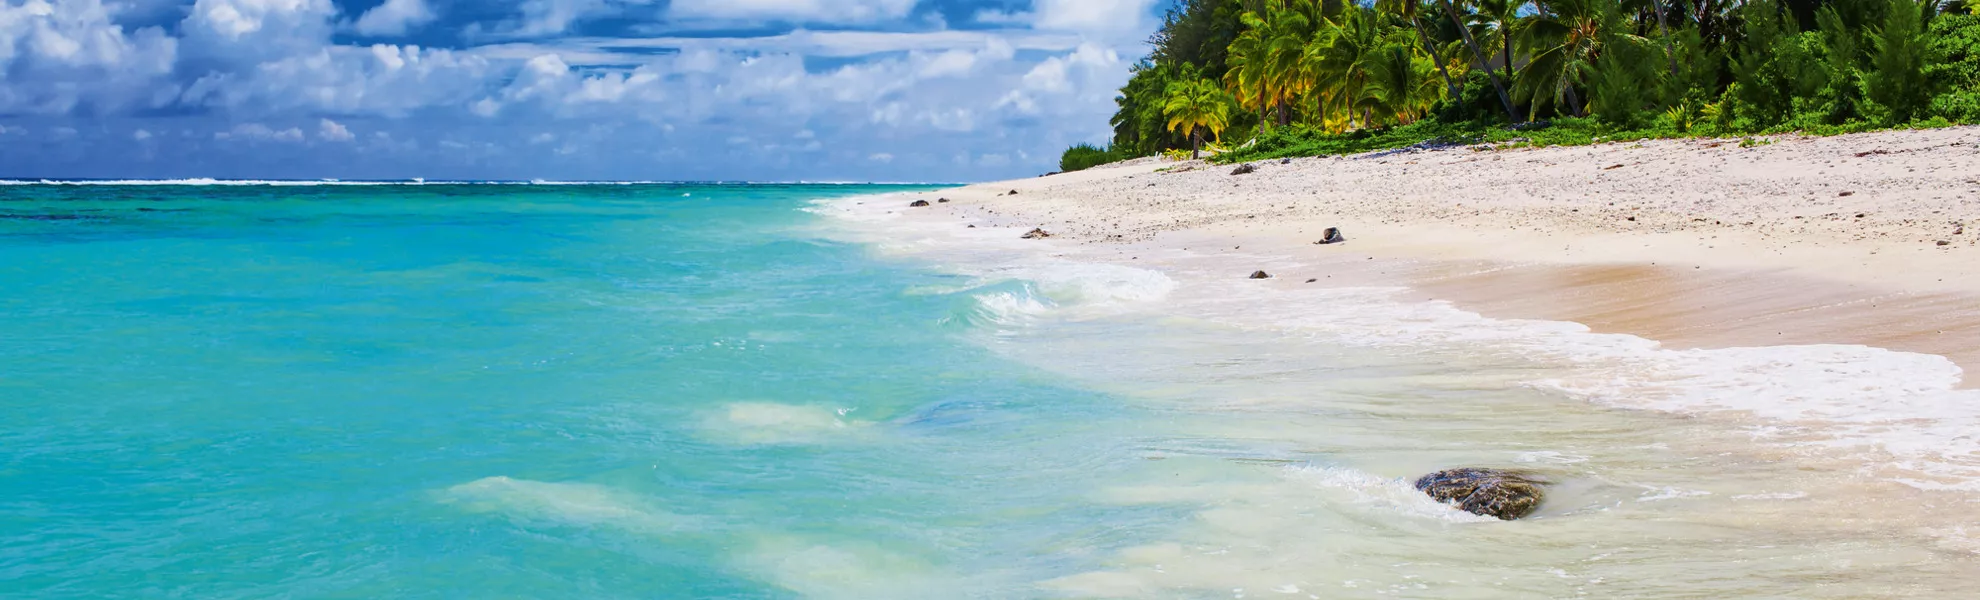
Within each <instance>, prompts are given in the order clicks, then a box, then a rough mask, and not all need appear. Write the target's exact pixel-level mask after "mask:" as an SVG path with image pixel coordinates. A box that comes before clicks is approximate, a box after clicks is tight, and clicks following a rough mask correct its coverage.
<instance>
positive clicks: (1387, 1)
mask: <svg viewBox="0 0 1980 600" xmlns="http://www.w3.org/2000/svg"><path fill="white" fill-rule="evenodd" d="M1501 1H1503V0H1501ZM1375 9H1376V10H1380V11H1382V12H1386V13H1389V14H1392V15H1395V16H1398V17H1402V19H1403V20H1404V21H1409V26H1410V27H1411V28H1413V29H1415V30H1416V43H1418V44H1422V45H1423V52H1424V53H1425V54H1429V55H1430V57H1431V58H1432V59H1434V60H1436V61H1437V72H1438V73H1440V74H1442V75H1443V76H1444V87H1446V88H1449V89H1450V93H1451V97H1453V98H1456V97H1457V95H1458V86H1457V82H1456V81H1453V80H1452V79H1451V70H1450V67H1448V66H1446V65H1445V64H1444V60H1443V58H1442V56H1441V55H1440V54H1439V53H1438V52H1437V46H1436V45H1435V44H1433V43H1431V41H1430V34H1429V32H1427V31H1424V29H1423V20H1422V19H1420V18H1418V17H1419V16H1421V15H1422V13H1423V0H1377V1H1376V3H1375Z"/></svg>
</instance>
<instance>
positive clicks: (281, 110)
mask: <svg viewBox="0 0 1980 600" xmlns="http://www.w3.org/2000/svg"><path fill="white" fill-rule="evenodd" d="M179 1H180V2H182V3H181V4H177V5H176V8H174V9H173V10H172V11H166V10H162V9H158V8H157V7H156V6H153V4H157V3H158V2H154V0H0V122H5V123H6V124H5V125H0V127H7V128H8V129H0V131H16V132H18V131H20V130H21V129H23V128H22V127H20V126H19V125H21V123H20V122H19V121H20V118H17V117H10V116H6V115H28V116H30V117H32V116H37V115H38V116H42V117H46V118H49V119H66V121H60V122H50V123H48V124H47V126H43V125H42V124H39V123H35V122H32V121H29V122H27V123H26V124H27V125H33V126H34V127H33V128H32V130H33V131H35V132H36V133H38V134H40V135H41V138H40V139H44V140H45V139H52V138H50V135H51V134H50V133H49V132H52V131H56V130H57V129H58V128H59V127H60V123H70V124H75V123H76V120H77V119H91V118H96V117H98V116H103V115H114V116H116V117H117V118H118V119H121V120H120V121H119V122H118V124H117V126H116V127H103V126H91V127H84V128H82V129H81V130H80V132H81V133H79V134H77V136H76V137H80V138H91V137H92V136H97V138H96V139H100V140H107V137H104V136H109V135H115V136H116V137H117V138H118V139H119V141H123V142H125V143H126V145H129V144H128V140H129V139H143V136H140V135H139V134H137V133H134V131H143V132H145V134H144V135H147V136H150V137H149V138H148V142H147V145H155V146H170V145H172V144H189V145H191V146H190V147H192V148H196V149H197V150H194V151H202V152H221V153H224V152H227V151H229V150H228V149H230V148H231V149H234V150H232V151H236V152H240V153H244V154H243V155H246V154H252V156H253V157H254V158H256V159H265V160H272V159H269V158H267V157H273V156H278V155H281V153H283V152H292V153H307V152H312V151H314V152H326V151H328V150H327V149H326V147H327V145H328V144H329V143H349V144H353V145H355V146H358V147H362V148H363V149H364V152H363V153H362V154H363V155H365V156H366V157H377V160H378V161H380V162H381V164H385V165H386V166H387V167H394V168H396V167H397V166H398V165H401V164H406V163H416V164H428V165H430V164H434V163H435V162H436V161H448V160H454V161H463V162H461V163H460V164H461V165H463V166H462V168H492V167H489V166H486V165H494V164H497V163H498V162H499V161H500V160H513V161H515V162H514V163H511V164H515V165H527V166H531V167H535V166H539V165H563V166H565V167H566V168H573V169H576V168H586V167H591V166H595V165H607V166H628V168H631V167H629V166H630V165H637V164H642V163H644V164H659V165H667V166H669V167H672V168H689V169H707V168H712V167H713V166H714V165H753V166H757V167H759V168H772V167H779V166H783V167H788V168H791V169H815V170H829V169H850V170H853V171H854V172H876V170H878V171H877V172H890V173H905V174H911V175H909V177H920V176H934V175H927V174H928V173H931V171H930V169H935V168H947V169H950V170H951V172H957V173H962V172H995V173H997V174H1016V173H1014V171H1017V170H1019V169H1025V168H1028V167H1029V166H1038V167H1049V166H1050V165H1049V164H1047V163H1048V162H1049V160H1050V158H1051V157H1049V156H1044V153H1043V152H1041V153H1039V155H1038V157H1033V156H1032V155H1031V154H1027V153H1025V152H1023V150H1025V149H1032V150H1036V148H1038V147H1044V148H1053V149H1056V148H1063V147H1064V146H1065V145H1066V144H1068V143H1071V142H1074V141H1090V140H1093V139H1096V137H1095V136H1100V135H1104V134H1105V132H1106V131H1107V126H1106V120H1107V115H1109V114H1111V112H1112V110H1113V108H1114V107H1113V102H1112V99H1113V95H1114V93H1115V90H1116V88H1118V87H1119V86H1120V85H1121V84H1122V83H1124V82H1125V81H1126V78H1127V63H1128V60H1124V59H1123V57H1122V54H1124V53H1126V52H1131V51H1138V49H1139V42H1138V40H1139V39H1141V37H1143V36H1144V35H1145V34H1146V28H1148V27H1151V26H1152V25H1151V23H1150V22H1149V21H1150V18H1149V16H1148V13H1149V11H1150V8H1151V6H1152V4H1151V2H1152V0H1038V2H1036V3H1035V5H1033V6H1031V7H1030V9H1029V11H1028V12H1021V13H989V12H986V13H980V14H979V15H978V16H977V19H976V20H977V21H978V22H994V23H996V24H998V25H1002V26H1003V28H1001V29H988V30H969V31H962V30H948V29H944V28H942V26H941V25H940V23H937V22H935V21H930V20H926V19H918V18H917V17H915V16H914V11H915V8H916V2H915V1H914V0H719V1H718V0H674V1H673V2H671V3H659V2H655V1H653V0H520V1H519V2H518V3H517V4H512V5H509V6H511V7H513V11H512V12H507V13H498V14H493V15H490V14H485V13H484V14H477V15H474V16H468V15H464V14H457V13H467V12H469V11H463V10H436V9H435V7H436V6H438V7H447V6H460V5H459V4H445V3H442V4H435V3H433V2H432V1H431V0H386V1H385V2H384V3H382V4H378V5H376V6H373V7H371V8H369V9H368V10H364V11H363V12H362V13H361V14H356V15H351V14H342V13H340V11H339V8H338V5H337V4H335V3H333V2H332V0H179ZM132 2H139V3H150V4H145V5H144V6H147V7H150V8H142V9H139V8H133V9H130V10H142V11H144V13H145V14H146V15H150V16H149V17H147V18H148V19H150V20H136V21H133V20H129V19H126V18H123V17H120V16H119V12H118V11H119V10H120V8H119V7H123V6H137V5H136V4H132ZM15 3H20V4H18V5H16V4H15ZM642 7H643V8H642ZM636 10H646V12H643V13H635V12H628V11H636ZM174 11H180V12H178V14H182V15H183V17H182V20H181V21H180V22H179V23H178V24H177V25H176V26H174V27H167V28H158V27H151V28H145V29H138V30H135V31H133V30H129V29H127V28H126V27H124V26H120V25H119V23H131V22H140V23H156V22H163V21H161V20H160V19H173V18H181V17H176V16H172V15H173V12H174ZM442 13H445V14H442ZM608 17H609V18H611V19H618V21H617V24H609V23H606V21H608ZM643 17H658V18H660V19H662V20H663V21H665V22H666V23H668V24H669V26H675V25H678V24H679V23H688V25H686V26H683V27H686V28H688V29H697V28H699V29H701V30H702V31H704V32H707V31H709V29H707V28H709V27H714V28H718V29H719V28H729V29H726V30H728V31H736V30H745V31H746V30H750V29H749V28H760V29H761V30H763V31H765V32H766V33H765V34H761V35H756V34H748V35H743V34H738V35H731V36H721V35H681V36H676V37H665V36H664V35H663V37H651V38H630V39H629V38H618V37H585V36H577V37H565V36H560V34H565V33H568V32H570V31H572V30H579V31H587V32H588V31H596V30H599V29H600V28H603V29H604V30H608V31H609V30H613V29H612V28H614V27H619V28H622V29H620V30H623V28H625V27H638V25H635V24H628V21H632V20H636V18H643ZM474 18H480V19H485V20H484V21H479V22H468V21H462V19H474ZM668 20H671V21H668ZM594 21H596V22H597V23H595V24H594V23H593V22H594ZM777 23H783V24H785V25H776V24H777ZM812 23H816V24H829V25H830V26H829V27H821V28H819V29H818V30H813V29H808V28H806V27H805V24H812ZM736 26H741V27H736ZM929 27H935V29H932V30H931V29H928V28H929ZM1136 27H1142V28H1143V29H1140V30H1136V29H1135V28H1136ZM903 29H907V30H910V31H902V30H903ZM443 30H445V31H451V32H453V33H455V34H457V35H458V39H462V40H466V41H467V42H469V44H468V45H466V46H464V47H458V48H427V47H421V46H417V45H409V44H353V43H350V42H348V41H345V40H344V39H339V38H335V37H333V35H332V34H333V33H338V32H341V33H342V34H344V35H346V36H348V35H351V34H357V35H360V36H364V37H395V36H404V35H408V34H411V33H414V32H420V33H431V32H439V31H443ZM168 31H170V32H176V35H177V37H176V38H175V37H174V34H173V33H168ZM477 32H479V33H477ZM662 33H663V34H664V33H665V32H662ZM476 44H479V45H476ZM152 109H163V111H162V113H159V112H151V110H152ZM153 114H169V115H174V117H172V118H177V119H183V120H184V123H185V124H180V123H174V124H171V125H163V124H160V125H153V124H152V123H151V122H150V121H147V119H151V118H157V117H150V116H146V115H153ZM340 121H341V122H340ZM195 123H196V124H197V125H194V124H195ZM277 123H279V124H282V125H276V126H271V125H268V124H277ZM345 123H362V125H363V129H364V130H365V131H364V133H363V135H362V136H360V135H358V134H356V133H353V132H352V131H350V129H349V128H348V127H346V126H345ZM295 124H300V126H291V125H295ZM137 126H143V127H144V128H143V129H137ZM161 127H164V128H169V129H163V128H161ZM387 130H389V131H390V133H389V134H388V133H387ZM542 131H555V132H557V133H556V134H555V135H552V134H537V135H532V134H536V133H537V132H542ZM109 132H129V133H114V134H113V133H109ZM161 132H166V133H161ZM171 132H178V133H171ZM306 134H307V135H306ZM126 136H129V137H128V138H126ZM209 136H210V137H211V139H212V140H217V141H221V142H227V143H220V144H213V143H206V144H203V145H201V144H199V143H198V142H200V141H202V140H206V139H207V138H208V137H209ZM992 138H994V141H992ZM731 139H733V140H739V142H738V143H735V144H720V145H719V146H720V147H719V148H714V149H710V148H707V144H706V142H705V140H731ZM305 141H316V142H323V143H311V144H305V143H298V142H305ZM443 143H444V144H454V145H456V146H459V150H461V151H462V152H457V153H451V154H449V153H427V154H420V150H421V149H431V148H434V147H439V146H441V145H442V144H443ZM984 144H996V145H998V147H997V148H996V152H995V153H993V154H983V153H981V152H980V151H981V150H983V148H981V147H980V146H982V145H984ZM13 146H20V145H18V144H16V145H13ZM684 148H696V149H697V150H694V151H688V150H684ZM21 152H22V151H20V150H10V149H9V148H7V147H0V165H5V164H6V163H8V162H9V161H12V163H13V164H15V165H20V164H29V163H24V162H22V161H21V160H20V159H21V157H23V156H27V155H25V154H22V153H21ZM565 154H568V155H570V156H571V157H572V158H571V160H570V161H566V162H556V161H558V160H561V159H558V158H557V157H558V156H560V155H565ZM69 155H71V156H104V155H103V154H102V153H97V154H90V153H87V152H71V153H70V154H69ZM159 156H161V157H170V156H172V153H170V152H165V153H160V154H159ZM338 156H339V157H341V158H342V162H341V163H339V164H348V163H349V161H350V159H349V156H350V155H349V153H339V154H338ZM296 158H299V159H302V160H299V161H282V162H280V163H279V164H283V165H287V164H309V161H308V160H307V158H308V157H307V156H306V155H303V154H297V155H296ZM730 159H746V160H730ZM212 160H213V161H214V162H227V159H222V158H215V159H212ZM779 161H785V162H779ZM241 162H242V161H239V160H235V161H233V163H230V164H239V163H241ZM34 164H40V163H34ZM209 164H211V163H209ZM271 164H275V163H271ZM330 166H337V165H330ZM971 170H974V171H971ZM615 172H618V171H615ZM698 172H701V171H691V172H689V173H651V174H650V175H653V176H656V177H676V176H678V177H692V176H694V173H698ZM425 174H426V173H421V175H425ZM501 174H502V175H504V176H508V175H512V174H513V170H511V171H504V172H503V173H501ZM313 175H315V176H331V177H338V176H355V175H353V174H349V173H341V172H335V171H331V172H322V173H313ZM546 175H547V176H554V174H546ZM956 177H957V176H955V175H949V176H945V178H948V179H951V180H953V179H955V178H956ZM895 178H896V179H898V178H901V177H895Z"/></svg>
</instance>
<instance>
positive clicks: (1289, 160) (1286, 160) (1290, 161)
mask: <svg viewBox="0 0 1980 600" xmlns="http://www.w3.org/2000/svg"><path fill="white" fill-rule="evenodd" d="M1279 164H1282V165H1290V164H1292V159H1290V158H1288V159H1284V160H1280V161H1279Z"/></svg>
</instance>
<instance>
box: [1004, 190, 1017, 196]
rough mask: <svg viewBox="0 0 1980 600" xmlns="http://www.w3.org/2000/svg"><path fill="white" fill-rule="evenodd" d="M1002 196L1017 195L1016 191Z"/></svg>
mask: <svg viewBox="0 0 1980 600" xmlns="http://www.w3.org/2000/svg"><path fill="white" fill-rule="evenodd" d="M1004 195H1006V196H1016V195H1017V190H1011V193H1009V194H1004Z"/></svg>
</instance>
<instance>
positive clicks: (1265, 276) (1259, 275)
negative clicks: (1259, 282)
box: [1251, 271, 1272, 279]
mask: <svg viewBox="0 0 1980 600" xmlns="http://www.w3.org/2000/svg"><path fill="white" fill-rule="evenodd" d="M1251 278H1252V279H1271V278H1272V274H1271V273H1266V272H1264V271H1253V272H1252V273H1251Z"/></svg>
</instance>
